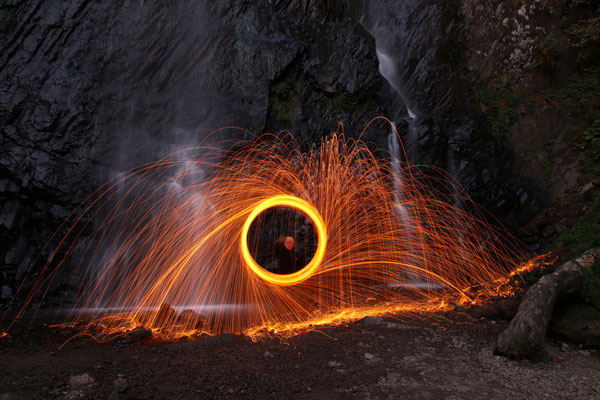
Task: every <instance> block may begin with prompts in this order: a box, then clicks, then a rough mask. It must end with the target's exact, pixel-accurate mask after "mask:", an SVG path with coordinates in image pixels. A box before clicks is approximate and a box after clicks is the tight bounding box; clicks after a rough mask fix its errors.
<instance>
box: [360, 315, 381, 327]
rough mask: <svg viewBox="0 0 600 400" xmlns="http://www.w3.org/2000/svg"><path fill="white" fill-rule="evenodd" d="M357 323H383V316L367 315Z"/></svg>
mask: <svg viewBox="0 0 600 400" xmlns="http://www.w3.org/2000/svg"><path fill="white" fill-rule="evenodd" d="M357 324H361V325H381V324H383V318H382V317H371V316H366V317H364V318H363V319H361V320H360V321H358V322H357Z"/></svg>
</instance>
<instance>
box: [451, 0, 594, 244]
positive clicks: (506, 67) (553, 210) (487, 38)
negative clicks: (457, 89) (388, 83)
mask: <svg viewBox="0 0 600 400" xmlns="http://www.w3.org/2000/svg"><path fill="white" fill-rule="evenodd" d="M460 15H461V18H460V21H461V32H460V35H459V36H460V37H461V41H462V42H464V44H465V47H464V59H463V61H462V62H461V65H462V67H461V69H462V71H463V72H462V73H463V79H464V80H465V81H466V82H468V83H469V84H470V87H471V95H469V97H470V98H472V99H474V100H475V109H476V110H478V111H477V113H479V115H480V116H481V117H482V119H483V123H484V124H483V126H484V128H485V130H484V131H483V133H484V135H487V137H488V138H489V139H490V140H492V141H493V142H495V143H500V144H502V146H504V147H505V149H506V152H507V154H509V155H510V157H511V158H512V160H513V163H512V167H511V169H512V171H514V172H513V173H514V174H519V175H521V176H522V177H524V179H528V180H529V181H530V182H532V184H531V185H530V187H531V188H532V189H533V190H532V191H531V193H530V195H532V196H534V197H535V198H536V199H538V200H539V201H538V207H539V206H548V207H547V208H546V209H544V210H543V212H542V213H540V215H539V216H538V217H537V218H536V219H534V220H533V221H532V222H531V224H528V226H527V227H525V228H526V229H525V234H526V235H525V236H527V237H529V240H530V241H531V243H533V244H536V243H540V242H552V241H553V240H555V238H556V235H560V234H566V231H567V230H568V228H569V226H570V225H571V224H573V223H574V221H575V220H576V219H577V218H578V217H579V216H581V215H582V214H583V213H584V212H587V211H588V210H590V209H592V210H594V209H595V208H594V206H593V204H594V201H595V200H594V199H597V198H598V193H597V189H595V187H596V188H597V186H598V185H597V183H596V184H594V183H593V182H598V180H599V178H600V120H599V118H600V96H598V87H599V84H600V70H599V68H598V65H599V62H600V51H599V49H600V31H599V30H598V26H600V7H599V6H598V2H597V1H592V0H589V1H588V0H561V1H543V0H527V1H520V2H503V1H488V2H481V1H476V0H463V1H461V2H460ZM596 203H597V200H596ZM538 207H536V208H534V210H532V211H535V210H536V209H537V208H538ZM598 223H599V222H598V217H597V216H596V215H595V214H593V213H588V214H586V216H584V217H583V219H582V220H581V221H580V222H578V223H577V224H576V226H577V230H578V231H579V232H581V233H582V234H583V233H584V232H585V234H583V235H582V236H581V238H580V239H577V240H572V241H574V242H580V243H578V244H576V247H580V246H581V245H582V244H581V243H584V242H585V243H586V245H585V246H587V247H585V246H584V247H585V248H581V249H580V251H583V250H587V248H589V247H592V246H596V245H598V244H599V243H600V235H598V230H597V226H598ZM567 236H572V235H571V234H569V235H567ZM576 236H577V235H576ZM559 242H561V243H563V244H568V243H567V242H568V240H567V239H565V236H563V237H562V238H559ZM573 244H575V243H573ZM574 255H577V254H574Z"/></svg>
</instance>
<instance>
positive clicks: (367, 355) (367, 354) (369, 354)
mask: <svg viewBox="0 0 600 400" xmlns="http://www.w3.org/2000/svg"><path fill="white" fill-rule="evenodd" d="M364 357H365V358H366V359H367V360H373V359H374V358H375V356H374V355H373V354H371V353H365V354H364Z"/></svg>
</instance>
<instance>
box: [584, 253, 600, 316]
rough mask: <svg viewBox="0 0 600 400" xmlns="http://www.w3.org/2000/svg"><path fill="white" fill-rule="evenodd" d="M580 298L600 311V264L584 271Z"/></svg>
mask: <svg viewBox="0 0 600 400" xmlns="http://www.w3.org/2000/svg"><path fill="white" fill-rule="evenodd" d="M579 296H581V298H582V299H583V300H584V301H585V302H587V303H589V304H592V305H594V306H595V307H596V308H598V309H599V310H600V262H597V263H595V264H594V265H593V266H592V267H591V268H589V269H586V270H585V271H583V274H582V275H581V290H580V291H579Z"/></svg>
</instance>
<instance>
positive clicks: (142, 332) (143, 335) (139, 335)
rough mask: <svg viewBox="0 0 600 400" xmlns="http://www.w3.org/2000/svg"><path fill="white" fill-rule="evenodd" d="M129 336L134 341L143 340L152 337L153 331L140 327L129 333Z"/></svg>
mask: <svg viewBox="0 0 600 400" xmlns="http://www.w3.org/2000/svg"><path fill="white" fill-rule="evenodd" d="M127 335H128V336H129V337H130V338H132V339H134V340H142V339H147V338H149V337H152V331H151V330H150V329H146V328H144V327H141V326H138V327H137V328H135V329H132V330H131V331H129V332H127Z"/></svg>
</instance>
